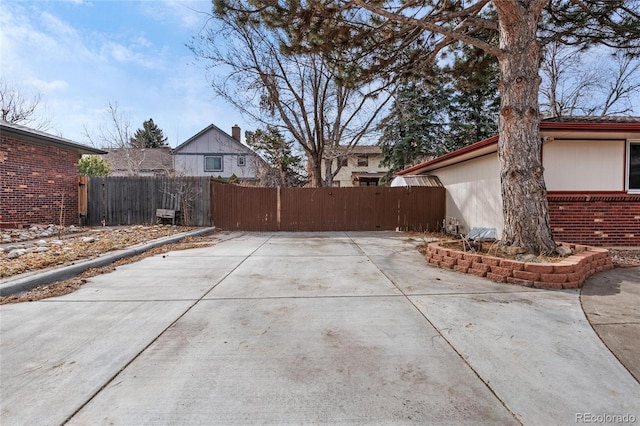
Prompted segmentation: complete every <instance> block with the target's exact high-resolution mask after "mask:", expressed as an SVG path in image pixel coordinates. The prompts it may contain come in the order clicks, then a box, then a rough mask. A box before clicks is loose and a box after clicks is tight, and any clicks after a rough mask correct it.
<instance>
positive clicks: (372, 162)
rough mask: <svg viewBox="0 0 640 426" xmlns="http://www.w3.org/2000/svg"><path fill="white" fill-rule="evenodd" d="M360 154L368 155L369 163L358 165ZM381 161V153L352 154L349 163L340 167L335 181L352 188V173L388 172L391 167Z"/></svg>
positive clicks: (341, 185) (342, 186)
mask: <svg viewBox="0 0 640 426" xmlns="http://www.w3.org/2000/svg"><path fill="white" fill-rule="evenodd" d="M360 155H366V156H367V157H368V158H367V159H368V163H369V164H368V165H367V166H358V156H360ZM334 161H337V160H334ZM380 161H382V155H380V154H357V153H356V154H352V156H350V157H349V158H348V159H347V165H346V166H342V167H341V168H340V171H338V173H337V174H336V175H335V177H334V178H333V181H334V182H340V184H339V185H340V187H341V188H350V187H353V186H355V185H354V184H353V183H354V182H353V177H352V173H368V172H371V173H372V174H375V173H386V172H387V171H388V170H389V168H388V167H382V166H381V165H380ZM323 163H324V161H323ZM322 170H323V172H324V164H323V169H322Z"/></svg>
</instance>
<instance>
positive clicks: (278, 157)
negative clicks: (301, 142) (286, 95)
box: [245, 127, 305, 186]
mask: <svg viewBox="0 0 640 426" xmlns="http://www.w3.org/2000/svg"><path fill="white" fill-rule="evenodd" d="M245 138H246V140H247V144H248V145H249V146H250V147H251V148H253V149H254V150H255V151H257V152H258V153H259V154H260V155H262V157H263V158H264V159H265V160H266V161H267V163H269V165H270V166H271V167H272V168H273V169H272V170H271V173H269V172H267V173H264V175H263V177H262V179H261V180H262V184H263V185H265V186H299V185H302V184H303V183H304V182H305V179H304V177H303V175H302V171H303V170H304V167H303V164H302V157H300V156H298V155H294V154H293V145H294V143H293V142H291V141H286V140H285V138H284V137H283V136H282V134H281V133H280V131H279V130H278V129H276V128H273V127H268V128H267V130H262V129H257V130H256V131H255V132H246V133H245Z"/></svg>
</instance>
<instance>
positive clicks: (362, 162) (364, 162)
mask: <svg viewBox="0 0 640 426" xmlns="http://www.w3.org/2000/svg"><path fill="white" fill-rule="evenodd" d="M368 166H369V157H367V156H366V155H358V167H368Z"/></svg>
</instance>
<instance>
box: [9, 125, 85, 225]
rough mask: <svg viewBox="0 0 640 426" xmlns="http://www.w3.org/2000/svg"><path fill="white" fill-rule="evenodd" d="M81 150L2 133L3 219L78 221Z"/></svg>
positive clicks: (48, 221) (35, 221) (39, 222)
mask: <svg viewBox="0 0 640 426" xmlns="http://www.w3.org/2000/svg"><path fill="white" fill-rule="evenodd" d="M79 158H80V154H79V153H77V152H76V151H70V150H65V149H61V148H58V147H53V146H46V145H40V144H37V143H33V142H28V141H23V140H20V139H14V138H8V137H5V136H2V137H0V197H1V202H0V222H17V223H24V224H50V223H53V224H60V212H61V206H62V200H63V196H64V207H63V208H62V217H63V222H64V225H71V224H77V223H78V160H79Z"/></svg>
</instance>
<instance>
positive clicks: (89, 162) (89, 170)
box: [78, 155, 109, 176]
mask: <svg viewBox="0 0 640 426" xmlns="http://www.w3.org/2000/svg"><path fill="white" fill-rule="evenodd" d="M78 173H79V174H80V176H108V175H109V165H108V164H107V163H106V162H105V161H104V160H102V159H101V158H98V156H96V155H84V156H82V158H80V161H79V162H78Z"/></svg>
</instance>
